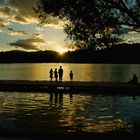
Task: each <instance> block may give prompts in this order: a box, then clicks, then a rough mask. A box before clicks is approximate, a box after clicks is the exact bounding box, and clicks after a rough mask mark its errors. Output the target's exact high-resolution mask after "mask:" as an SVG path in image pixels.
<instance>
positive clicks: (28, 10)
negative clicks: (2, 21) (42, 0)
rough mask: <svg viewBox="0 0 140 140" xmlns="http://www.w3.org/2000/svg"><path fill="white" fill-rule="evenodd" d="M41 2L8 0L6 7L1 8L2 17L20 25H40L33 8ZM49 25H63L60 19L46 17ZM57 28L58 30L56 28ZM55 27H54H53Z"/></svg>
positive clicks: (0, 14)
mask: <svg viewBox="0 0 140 140" xmlns="http://www.w3.org/2000/svg"><path fill="white" fill-rule="evenodd" d="M38 1H39V0H7V1H6V4H5V6H3V7H1V6H0V17H4V16H5V17H6V16H8V17H9V16H11V17H9V18H10V19H11V21H13V22H18V23H20V24H29V23H33V22H35V23H39V19H38V16H37V14H36V13H35V11H34V10H33V7H34V8H36V7H37V3H38ZM46 19H47V22H48V24H54V25H56V26H57V25H58V26H59V27H60V26H61V24H62V23H63V22H62V21H60V20H59V19H58V18H56V17H55V18H54V17H52V16H50V15H46ZM56 26H55V28H58V27H56ZM52 27H53V26H52Z"/></svg>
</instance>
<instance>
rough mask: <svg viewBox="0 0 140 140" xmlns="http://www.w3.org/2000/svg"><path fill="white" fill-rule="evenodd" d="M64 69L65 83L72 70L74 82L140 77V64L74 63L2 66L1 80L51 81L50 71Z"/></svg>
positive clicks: (113, 80)
mask: <svg viewBox="0 0 140 140" xmlns="http://www.w3.org/2000/svg"><path fill="white" fill-rule="evenodd" d="M60 66H62V67H63V69H64V75H63V81H69V72H70V70H72V71H73V73H74V81H107V82H110V81H112V82H115V81H117V82H118V81H120V82H126V81H128V80H129V79H131V77H132V74H133V73H136V74H137V76H138V78H139V77H140V64H73V63H23V64H22V63H20V64H0V79H1V80H9V79H10V80H49V70H50V68H52V69H53V70H54V69H55V68H57V69H58V68H59V67H60Z"/></svg>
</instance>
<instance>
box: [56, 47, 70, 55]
mask: <svg viewBox="0 0 140 140" xmlns="http://www.w3.org/2000/svg"><path fill="white" fill-rule="evenodd" d="M67 51H68V49H66V48H60V49H58V50H57V52H58V53H59V54H60V55H64V54H65V53H66V52H67Z"/></svg>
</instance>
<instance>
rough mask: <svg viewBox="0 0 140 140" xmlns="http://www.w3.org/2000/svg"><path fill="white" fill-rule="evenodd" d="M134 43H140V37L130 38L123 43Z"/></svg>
mask: <svg viewBox="0 0 140 140" xmlns="http://www.w3.org/2000/svg"><path fill="white" fill-rule="evenodd" d="M134 42H140V37H135V38H134V37H132V38H129V39H126V40H124V41H123V43H134Z"/></svg>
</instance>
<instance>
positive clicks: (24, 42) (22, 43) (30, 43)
mask: <svg viewBox="0 0 140 140" xmlns="http://www.w3.org/2000/svg"><path fill="white" fill-rule="evenodd" d="M44 43H46V41H45V40H43V39H40V38H29V39H19V40H17V41H16V42H13V43H10V45H11V46H14V47H16V48H22V49H25V50H41V49H40V48H39V46H40V45H41V44H44Z"/></svg>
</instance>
